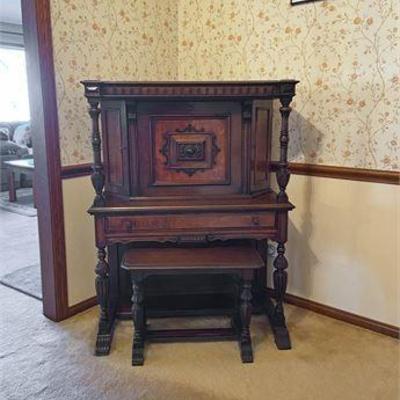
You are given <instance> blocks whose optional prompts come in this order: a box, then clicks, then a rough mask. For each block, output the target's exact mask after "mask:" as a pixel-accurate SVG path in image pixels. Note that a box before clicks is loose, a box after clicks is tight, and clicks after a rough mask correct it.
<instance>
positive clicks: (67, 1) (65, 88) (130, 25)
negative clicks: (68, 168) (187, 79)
mask: <svg viewBox="0 0 400 400" xmlns="http://www.w3.org/2000/svg"><path fill="white" fill-rule="evenodd" d="M176 7H177V2H176V0H162V1H158V0H129V1H123V0H52V1H51V17H52V33H53V47H54V64H55V71H56V85H57V98H58V117H59V125H60V146H61V157H62V163H63V165H71V164H79V163H85V162H90V161H91V147H90V143H89V135H90V120H89V116H88V114H87V112H86V110H87V105H86V100H85V99H84V97H83V86H82V85H81V84H80V83H79V82H80V81H81V80H83V79H105V80H106V79H109V80H113V79H119V80H161V79H164V80H175V79H177V63H176V59H177V52H178V37H177V9H176Z"/></svg>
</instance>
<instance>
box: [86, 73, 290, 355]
mask: <svg viewBox="0 0 400 400" xmlns="http://www.w3.org/2000/svg"><path fill="white" fill-rule="evenodd" d="M297 83H298V82H297V81H295V80H282V81H248V82H103V81H84V82H83V85H84V87H85V96H86V98H87V100H88V102H89V114H90V117H91V119H92V145H93V154H94V163H93V174H92V182H93V187H94V189H95V192H96V194H95V199H94V202H93V205H92V207H91V208H90V209H89V213H90V214H92V215H93V216H94V219H95V229H96V246H97V249H98V263H97V265H96V275H97V277H96V291H97V297H98V302H99V304H100V310H101V311H100V318H99V328H98V335H97V343H96V354H98V355H104V354H108V352H109V349H110V344H111V339H112V331H113V326H114V320H115V318H116V317H117V316H119V317H124V316H128V317H129V316H130V311H129V310H130V306H131V302H130V297H131V294H132V291H131V287H130V284H129V275H128V274H127V273H126V271H123V270H121V268H120V264H121V260H122V257H123V254H124V252H125V251H126V250H128V249H130V248H132V247H140V246H143V247H147V248H149V247H151V246H156V247H157V246H158V247H163V246H165V247H168V246H169V247H182V246H185V245H188V244H190V246H193V245H198V246H210V247H212V246H214V245H219V246H220V245H224V244H226V245H230V246H232V245H235V244H238V245H239V244H240V243H242V242H245V243H246V244H247V245H251V246H253V247H254V248H256V249H257V251H258V252H259V254H260V256H261V257H262V259H263V260H264V262H265V263H266V258H267V257H266V241H267V240H273V241H276V242H277V243H278V246H277V256H276V259H275V261H274V273H273V284H274V290H275V298H276V300H275V301H272V300H271V299H270V298H269V296H268V294H267V290H266V265H265V266H264V268H262V269H261V270H260V271H257V274H256V278H255V283H254V287H255V289H254V292H255V293H254V295H255V296H254V298H255V306H256V307H255V308H256V309H258V310H259V311H262V312H265V313H266V314H267V315H268V317H269V321H270V323H271V326H272V329H273V332H274V335H275V341H276V344H277V346H278V348H280V349H288V348H290V346H291V344H290V339H289V333H288V330H287V328H286V323H285V316H284V310H283V298H284V294H285V291H286V285H287V272H286V269H287V267H288V264H287V260H286V258H285V256H284V253H285V243H286V241H287V227H288V212H289V211H290V210H292V209H293V205H292V204H291V203H290V202H289V200H288V196H287V194H286V186H287V184H288V181H289V170H288V163H287V147H288V141H289V126H288V125H289V114H290V111H291V108H290V106H289V105H290V103H291V101H292V98H293V96H294V95H295V86H296V84H297ZM274 99H277V100H279V102H280V114H281V120H282V122H281V129H280V132H279V133H278V134H279V142H280V158H279V160H277V161H275V162H274V160H272V159H271V140H272V135H273V132H272V112H273V108H272V101H273V100H274ZM99 116H100V117H101V134H100V124H99ZM272 170H273V171H274V172H275V173H276V178H277V182H278V186H279V191H278V193H274V192H273V191H272V190H271V179H272V177H271V172H272ZM107 248H108V250H109V251H108V253H109V254H108V256H107V252H106V249H107ZM179 279H180V278H179ZM200 282H201V280H200V278H196V280H195V281H194V282H189V281H188V280H185V279H184V277H182V279H181V280H180V281H179V280H178V282H177V281H175V282H173V283H171V284H170V283H169V281H168V284H167V283H166V282H165V281H158V282H155V281H154V282H153V283H152V284H151V285H150V284H149V285H150V286H151V287H150V288H149V290H147V291H146V292H149V293H151V294H152V296H153V297H152V296H150V297H152V298H148V299H146V300H145V301H148V302H149V304H150V303H151V304H152V306H149V307H148V309H149V311H150V312H155V311H157V315H160V314H161V315H162V314H163V313H164V315H165V314H170V313H171V312H172V311H174V312H177V311H179V309H180V308H182V307H184V306H185V305H187V304H195V303H198V302H199V297H196V299H195V301H194V300H193V296H192V297H191V293H190V290H186V291H185V289H187V288H189V287H191V288H193V289H195V290H197V291H198V292H199V293H198V294H199V295H200V287H202V288H204V287H206V289H205V291H207V293H209V292H210V290H214V293H219V290H220V289H221V288H222V286H223V284H222V283H221V282H220V280H218V279H217V278H213V279H212V280H210V281H208V282H206V283H204V285H203V284H201V283H200ZM213 286H214V289H213ZM171 287H173V290H171V289H170V288H171ZM221 290H222V289H221ZM222 297H223V296H222V294H221V295H216V296H214V300H215V302H214V303H213V304H208V306H207V307H205V306H204V307H203V308H202V310H201V311H203V312H205V311H206V310H207V312H209V311H213V310H215V309H216V308H217V307H219V305H220V303H221V301H220V299H221V298H222ZM172 299H174V302H172ZM170 301H171V303H169V302H170ZM217 302H218V304H217ZM165 304H167V305H168V304H171V306H170V307H166V308H164V309H162V310H161V311H160V308H159V309H158V310H155V309H156V308H157V307H160V306H162V305H165Z"/></svg>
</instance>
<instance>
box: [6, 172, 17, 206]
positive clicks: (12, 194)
mask: <svg viewBox="0 0 400 400" xmlns="http://www.w3.org/2000/svg"><path fill="white" fill-rule="evenodd" d="M7 176H8V200H9V201H10V202H12V203H13V202H15V201H17V191H16V190H15V174H14V171H13V170H12V169H11V168H9V169H8V175H7Z"/></svg>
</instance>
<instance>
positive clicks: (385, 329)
mask: <svg viewBox="0 0 400 400" xmlns="http://www.w3.org/2000/svg"><path fill="white" fill-rule="evenodd" d="M268 292H269V294H270V295H271V296H273V290H272V289H268ZM285 302H286V303H288V304H292V305H294V306H296V307H300V308H304V309H306V310H310V311H313V312H315V313H318V314H321V315H325V316H327V317H331V318H334V319H337V320H339V321H343V322H347V323H348V324H352V325H356V326H359V327H361V328H365V329H369V330H370V331H374V332H378V333H382V334H383V335H386V336H391V337H394V338H396V339H400V328H399V327H397V326H394V325H389V324H385V323H384V322H380V321H375V320H373V319H369V318H366V317H362V316H360V315H356V314H352V313H349V312H347V311H343V310H339V309H337V308H334V307H330V306H327V305H325V304H321V303H317V302H315V301H312V300H308V299H304V298H302V297H298V296H295V295H293V294H289V293H287V294H286V296H285ZM96 304H97V299H96V297H92V298H90V299H88V300H85V301H82V302H80V303H78V304H75V305H73V306H71V307H69V313H68V315H69V317H72V316H73V315H75V314H78V313H80V312H82V311H85V310H87V309H88V308H90V307H93V306H95V305H96Z"/></svg>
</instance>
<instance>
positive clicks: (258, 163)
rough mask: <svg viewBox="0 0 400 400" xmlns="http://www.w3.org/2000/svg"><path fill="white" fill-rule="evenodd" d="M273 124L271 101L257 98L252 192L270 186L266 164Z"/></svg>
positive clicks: (253, 135)
mask: <svg viewBox="0 0 400 400" xmlns="http://www.w3.org/2000/svg"><path fill="white" fill-rule="evenodd" d="M271 124H272V103H271V102H270V101H258V100H255V101H254V103H253V115H252V134H251V167H250V190H251V192H255V191H259V190H263V189H266V188H267V187H268V174H267V173H266V165H267V160H269V157H270V152H271V130H272V128H271Z"/></svg>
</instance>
